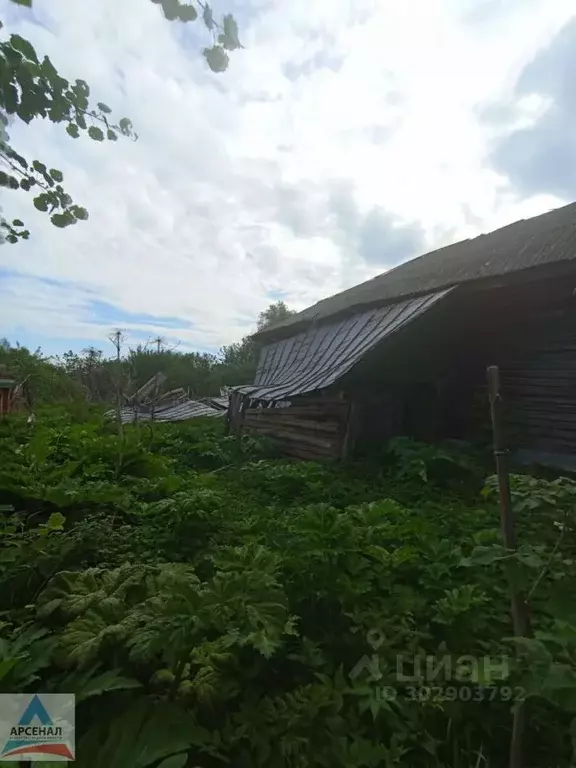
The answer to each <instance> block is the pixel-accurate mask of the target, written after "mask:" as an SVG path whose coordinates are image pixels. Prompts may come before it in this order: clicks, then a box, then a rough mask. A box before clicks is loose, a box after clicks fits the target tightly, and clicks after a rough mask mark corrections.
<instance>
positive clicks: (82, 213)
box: [70, 205, 88, 221]
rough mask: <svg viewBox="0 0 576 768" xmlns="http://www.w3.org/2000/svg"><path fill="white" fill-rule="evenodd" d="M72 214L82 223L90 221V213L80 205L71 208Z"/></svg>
mask: <svg viewBox="0 0 576 768" xmlns="http://www.w3.org/2000/svg"><path fill="white" fill-rule="evenodd" d="M70 213H71V214H72V215H73V216H75V217H76V218H77V219H80V221H86V220H87V219H88V211H87V210H86V208H82V206H80V205H73V206H72V207H71V208H70Z"/></svg>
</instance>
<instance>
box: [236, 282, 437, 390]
mask: <svg viewBox="0 0 576 768" xmlns="http://www.w3.org/2000/svg"><path fill="white" fill-rule="evenodd" d="M450 290H451V289H447V290H444V291H440V292H439V293H433V294H428V295H426V296H419V297H418V298H415V299H408V300H407V301H403V302H399V303H397V304H392V305H388V306H385V307H375V308H373V309H370V310H367V311H365V312H360V313H357V314H355V315H352V316H351V317H346V318H342V319H339V320H336V321H333V322H332V323H323V324H321V325H316V324H313V325H311V326H310V327H309V328H307V329H306V330H304V331H301V332H300V333H299V334H297V335H295V336H292V337H290V338H289V339H282V340H280V341H275V342H272V343H271V344H268V345H266V346H265V347H264V349H263V350H262V352H261V355H260V361H259V365H258V372H257V374H256V379H255V381H254V384H252V385H251V386H246V387H239V388H238V389H239V391H240V392H243V393H244V394H248V395H250V396H251V397H253V398H255V399H261V400H280V399H282V398H286V397H294V396H296V395H302V394H305V393H306V392H313V391H314V390H317V389H323V388H325V387H328V386H329V385H330V384H333V383H334V382H335V381H337V380H338V379H339V378H341V377H342V376H343V375H344V374H345V373H347V372H348V371H349V370H350V369H351V368H352V366H353V365H355V363H357V362H358V361H359V360H360V358H361V357H362V356H363V355H365V354H366V352H368V351H369V350H370V349H372V347H374V346H375V345H376V344H378V343H379V342H381V341H382V340H383V339H384V338H386V337H388V336H390V335H391V334H393V333H395V332H396V331H397V330H399V329H400V328H402V327H403V326H404V325H406V323H409V322H410V321H411V320H413V319H414V318H415V317H418V316H419V315H421V314H422V313H423V312H426V311H427V310H428V309H429V308H430V307H431V306H433V305H434V304H436V302H437V301H439V300H440V299H442V298H443V297H444V296H446V295H447V294H448V293H449V292H450ZM280 361H281V362H282V365H279V362H280Z"/></svg>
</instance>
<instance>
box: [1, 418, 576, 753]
mask: <svg viewBox="0 0 576 768" xmlns="http://www.w3.org/2000/svg"><path fill="white" fill-rule="evenodd" d="M0 429H1V435H0V437H1V439H0V492H1V493H2V498H3V499H5V498H6V499H8V505H5V506H4V507H3V508H2V510H0V514H1V515H2V518H1V519H0V538H2V542H3V546H2V548H1V549H0V621H2V622H3V626H2V632H1V633H0V635H1V636H2V638H3V640H2V641H1V642H0V689H1V690H2V691H13V690H19V691H32V690H47V691H54V692H57V691H64V690H65V691H73V692H74V693H75V694H76V697H77V708H78V711H77V718H76V719H77V727H78V732H77V746H78V757H77V762H78V763H79V764H80V765H81V766H82V765H84V766H90V768H92V767H93V766H102V768H105V767H107V766H118V767H119V768H120V766H125V765H131V766H132V765H133V766H142V767H143V768H144V767H146V766H150V768H158V766H164V768H177V766H185V765H188V766H200V765H202V766H206V767H207V768H212V766H214V768H215V766H218V765H225V764H229V765H235V766H240V767H241V766H246V767H248V766H279V767H280V768H282V767H284V766H286V768H288V767H289V768H305V767H306V768H307V766H310V765H314V766H327V767H329V768H332V766H338V765H341V766H349V767H350V768H359V767H360V766H380V765H387V766H410V768H448V767H450V768H456V767H457V766H458V767H459V766H469V765H487V766H496V765H502V764H505V763H506V759H507V751H508V742H509V737H510V729H511V708H512V705H513V701H512V698H511V697H512V694H511V693H510V691H512V690H518V691H520V690H521V691H523V695H525V696H526V697H527V700H528V711H529V719H530V729H529V730H528V733H527V739H528V743H527V749H526V754H527V766H541V765H555V766H561V767H562V768H568V767H569V766H570V765H571V764H572V762H571V761H572V759H573V753H572V745H571V743H570V738H569V733H570V723H571V721H572V720H573V719H574V717H575V716H576V711H575V710H576V707H575V701H576V696H575V694H576V641H575V639H574V638H575V637H576V631H575V629H576V615H575V611H574V607H573V599H572V594H573V591H574V587H575V586H576V538H575V535H574V527H575V526H574V520H573V509H572V498H573V497H572V491H573V484H572V481H569V480H566V479H562V480H560V481H548V480H542V479H538V480H536V479H534V478H530V477H521V476H517V477H515V478H514V482H513V489H514V494H515V496H514V498H515V500H517V501H518V503H519V504H520V503H521V502H522V500H524V501H526V500H528V499H531V498H532V496H534V497H535V498H537V499H538V500H539V501H538V506H537V507H536V506H531V505H525V507H524V508H523V509H522V511H519V518H520V521H521V522H520V534H521V535H520V547H519V550H518V552H517V553H515V554H514V553H509V552H507V551H506V550H505V549H504V548H503V547H502V545H501V543H500V534H499V516H498V509H497V505H496V503H495V500H494V499H492V497H491V495H490V492H489V491H487V492H486V493H487V495H486V496H485V497H484V501H483V504H482V505H480V506H479V505H478V501H479V500H480V499H481V497H480V495H479V494H478V493H477V491H478V483H477V477H478V476H479V474H481V471H482V470H481V467H478V466H475V464H474V461H473V459H472V458H471V454H470V453H469V452H466V451H464V450H463V449H462V448H461V449H460V450H459V451H457V450H456V449H455V447H454V446H451V447H449V448H448V449H444V448H442V449H437V448H432V447H428V446H423V445H420V444H414V443H409V442H407V441H397V442H396V443H395V444H394V445H393V451H392V454H391V455H389V456H388V461H387V462H382V460H379V461H375V462H372V463H371V462H370V461H368V460H366V461H364V462H362V463H361V464H349V465H343V464H339V465H337V464H318V463H298V462H293V461H287V460H283V459H274V458H271V457H270V454H269V451H270V448H269V446H267V445H266V444H264V443H261V442H260V441H256V440H253V439H251V438H248V437H245V438H243V439H242V440H240V441H237V440H236V439H230V438H226V437H224V436H223V435H222V424H221V423H215V421H214V420H210V419H208V420H206V421H205V422H203V421H202V420H196V421H193V422H190V423H187V424H178V425H171V424H158V425H155V427H154V429H153V430H152V432H150V431H149V430H148V429H147V428H141V427H139V426H134V427H132V428H127V429H126V431H125V436H124V440H121V439H120V438H118V436H117V435H116V434H115V431H114V429H113V427H112V426H111V425H109V424H107V423H106V422H105V421H104V420H103V419H101V418H97V417H95V416H92V417H91V418H90V419H89V420H86V421H83V422H77V421H74V420H73V419H71V418H70V417H69V416H67V415H66V414H65V412H62V411H61V410H58V409H52V410H47V411H45V414H44V415H43V416H42V418H41V419H39V420H38V423H37V424H36V425H34V427H33V428H30V427H29V426H28V425H26V424H25V422H24V420H22V419H19V418H15V419H9V420H6V421H4V422H3V423H2V425H1V427H0ZM420 461H422V462H424V467H425V469H426V478H425V480H424V478H423V477H422V474H421V472H420V470H421V468H422V466H421V465H420V464H418V462H420ZM466 484H468V485H469V488H468V489H467V488H466ZM487 485H488V487H489V488H490V487H492V485H493V481H492V480H490V481H489V482H488V484H487ZM472 499H473V500H472ZM559 521H560V527H558V525H555V523H557V522H559ZM510 571H512V572H513V577H514V579H515V583H517V585H518V587H520V588H522V589H523V590H524V592H525V593H526V594H528V595H530V604H531V606H532V624H533V628H534V634H533V637H532V638H530V639H523V640H520V641H513V640H511V639H510V635H511V620H510V614H509V595H508V591H507V586H506V579H505V578H504V575H505V574H507V573H508V572H510ZM464 655H465V656H473V657H480V658H484V657H486V656H490V657H495V658H497V659H498V658H500V657H501V656H502V655H505V656H506V657H507V666H506V667H505V668H501V669H496V670H494V669H491V668H490V667H487V668H485V667H481V668H478V669H475V670H473V671H472V672H471V673H470V678H469V680H471V681H472V683H471V684H472V687H473V688H474V691H477V692H478V691H480V692H481V691H482V690H484V689H483V688H482V686H485V687H486V690H488V691H489V692H491V695H492V697H493V698H492V699H484V700H481V699H476V700H474V699H472V700H468V699H466V700H462V699H459V698H458V692H459V691H465V690H466V685H467V684H464V683H462V682H461V681H459V682H456V683H455V682H454V680H453V679H452V678H451V677H450V675H449V674H448V673H447V672H446V671H445V670H444V672H442V674H441V675H440V677H439V678H438V681H437V682H436V683H434V684H432V685H438V686H440V687H439V689H438V690H439V691H440V692H439V693H438V694H437V695H435V696H434V697H433V698H428V699H424V700H418V698H414V697H413V695H411V693H410V691H411V690H412V688H411V686H413V685H414V683H412V684H410V683H408V684H407V683H405V682H402V681H401V680H399V679H398V676H397V669H398V666H397V665H398V663H399V662H398V659H404V662H406V666H407V667H408V669H411V668H412V669H414V659H415V658H424V657H430V658H433V659H438V660H439V661H442V659H445V658H446V657H449V658H451V659H458V658H459V657H462V656H464ZM416 679H417V680H418V683H417V685H418V686H420V685H424V686H426V685H427V680H426V678H424V677H423V675H422V672H421V671H420V672H417V673H416ZM380 686H386V687H387V688H388V689H390V688H391V689H392V690H393V691H395V693H396V697H395V698H393V699H384V698H382V697H381V696H379V695H378V692H379V691H380V690H381V689H380ZM468 688H469V686H468ZM422 690H425V688H424V689H422ZM450 690H453V691H456V695H455V696H454V695H452V696H449V695H448V692H449V691H450ZM479 755H480V756H482V759H483V761H484V762H482V761H480V762H479V757H478V756H479Z"/></svg>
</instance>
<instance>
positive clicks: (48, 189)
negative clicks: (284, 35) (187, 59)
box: [0, 0, 242, 244]
mask: <svg viewBox="0 0 576 768" xmlns="http://www.w3.org/2000/svg"><path fill="white" fill-rule="evenodd" d="M12 2H16V3H18V4H19V5H24V6H26V7H28V8H31V7H32V0H12ZM152 2H156V3H160V4H161V6H162V11H163V13H164V16H165V17H166V18H167V19H168V20H170V21H174V20H179V21H182V22H191V21H194V20H195V19H196V18H197V17H198V10H197V7H196V5H194V3H186V2H180V0H152ZM197 5H198V7H199V8H200V9H201V11H202V19H203V21H204V24H205V26H206V28H207V29H208V31H209V32H210V34H211V36H212V38H213V45H212V46H211V47H210V48H205V49H204V51H203V55H204V57H205V59H206V62H207V64H208V66H209V67H210V69H211V70H212V71H213V72H223V71H224V70H226V69H227V67H228V62H229V58H228V53H227V51H234V50H237V49H238V48H241V47H242V45H241V44H240V40H239V38H238V25H237V24H236V21H235V20H234V18H233V16H231V15H230V14H227V15H225V16H224V18H223V20H222V23H221V24H219V23H217V22H216V21H215V20H214V16H213V14H212V10H211V9H210V7H209V6H208V5H207V4H204V3H202V2H198V4H197ZM1 28H2V24H1V23H0V29H1ZM89 97H90V88H89V86H88V84H87V83H86V82H84V80H75V81H74V82H73V83H72V82H69V81H68V80H67V79H66V78H64V77H62V76H61V75H60V74H59V73H58V71H57V70H56V68H55V67H54V65H53V64H52V62H51V61H50V59H49V58H48V56H44V58H43V59H41V57H39V56H38V54H37V53H36V51H35V49H34V46H33V45H32V44H31V43H30V42H29V41H28V40H26V39H24V38H23V37H21V36H20V35H15V34H13V35H10V37H9V39H8V40H4V41H0V158H1V159H2V160H3V161H4V164H5V166H6V168H7V171H4V170H3V171H0V187H6V188H8V189H11V190H19V189H22V190H24V191H26V192H29V191H30V190H31V189H33V188H34V192H37V191H38V190H41V191H38V193H37V194H36V196H35V197H34V206H35V207H36V209H37V210H39V211H42V212H44V213H48V214H49V215H50V221H51V222H52V224H53V225H54V226H56V227H59V228H65V227H69V226H71V225H73V224H76V223H77V222H78V221H85V220H86V219H87V218H88V212H87V211H86V209H85V208H83V207H81V206H78V205H75V204H74V203H73V200H72V198H71V197H70V195H68V194H67V193H66V192H65V191H64V188H63V187H62V186H61V184H62V182H63V181H64V175H63V174H62V172H61V171H59V170H58V169H56V168H51V169H50V170H49V171H48V170H47V168H46V166H45V165H44V163H42V162H40V161H38V160H34V161H32V162H30V161H29V160H27V159H26V158H24V157H23V156H22V155H20V154H19V153H18V152H17V151H16V150H15V149H14V148H13V147H12V146H11V145H10V143H9V137H8V134H7V132H6V130H5V126H6V125H7V116H15V117H18V118H19V119H20V120H22V121H24V122H25V123H30V122H31V121H32V120H34V119H36V118H44V119H48V120H50V121H51V122H53V123H63V124H65V125H66V132H67V133H68V135H69V136H70V137H71V138H73V139H77V138H79V136H80V133H81V132H85V133H86V134H87V135H88V136H89V137H90V138H91V139H92V140H93V141H98V142H103V141H104V140H105V139H107V140H108V141H117V140H118V136H119V135H122V136H127V137H131V138H133V139H136V138H137V135H136V133H135V132H134V129H133V126H132V123H131V121H130V120H129V119H128V118H127V117H123V118H121V119H120V120H119V121H118V122H117V123H114V122H112V121H111V118H110V115H111V113H112V110H111V109H110V107H109V106H108V105H107V104H105V103H103V102H101V101H100V102H98V103H97V104H96V107H93V106H91V105H90V101H89ZM37 188H38V190H37ZM29 236H30V232H29V230H27V229H24V224H23V223H22V222H21V221H19V220H18V219H15V220H14V221H13V222H12V224H10V223H9V222H8V221H6V220H4V219H3V218H1V217H0V243H1V242H3V240H4V239H5V240H6V241H7V242H9V243H12V244H15V243H17V242H19V241H20V240H26V239H28V238H29Z"/></svg>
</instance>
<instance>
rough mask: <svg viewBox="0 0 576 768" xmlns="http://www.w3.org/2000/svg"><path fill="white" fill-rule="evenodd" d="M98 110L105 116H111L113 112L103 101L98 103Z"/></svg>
mask: <svg viewBox="0 0 576 768" xmlns="http://www.w3.org/2000/svg"><path fill="white" fill-rule="evenodd" d="M98 109H99V110H100V112H104V114H106V115H109V114H110V113H111V112H112V110H111V109H110V107H109V106H108V104H104V103H103V102H101V101H99V102H98Z"/></svg>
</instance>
